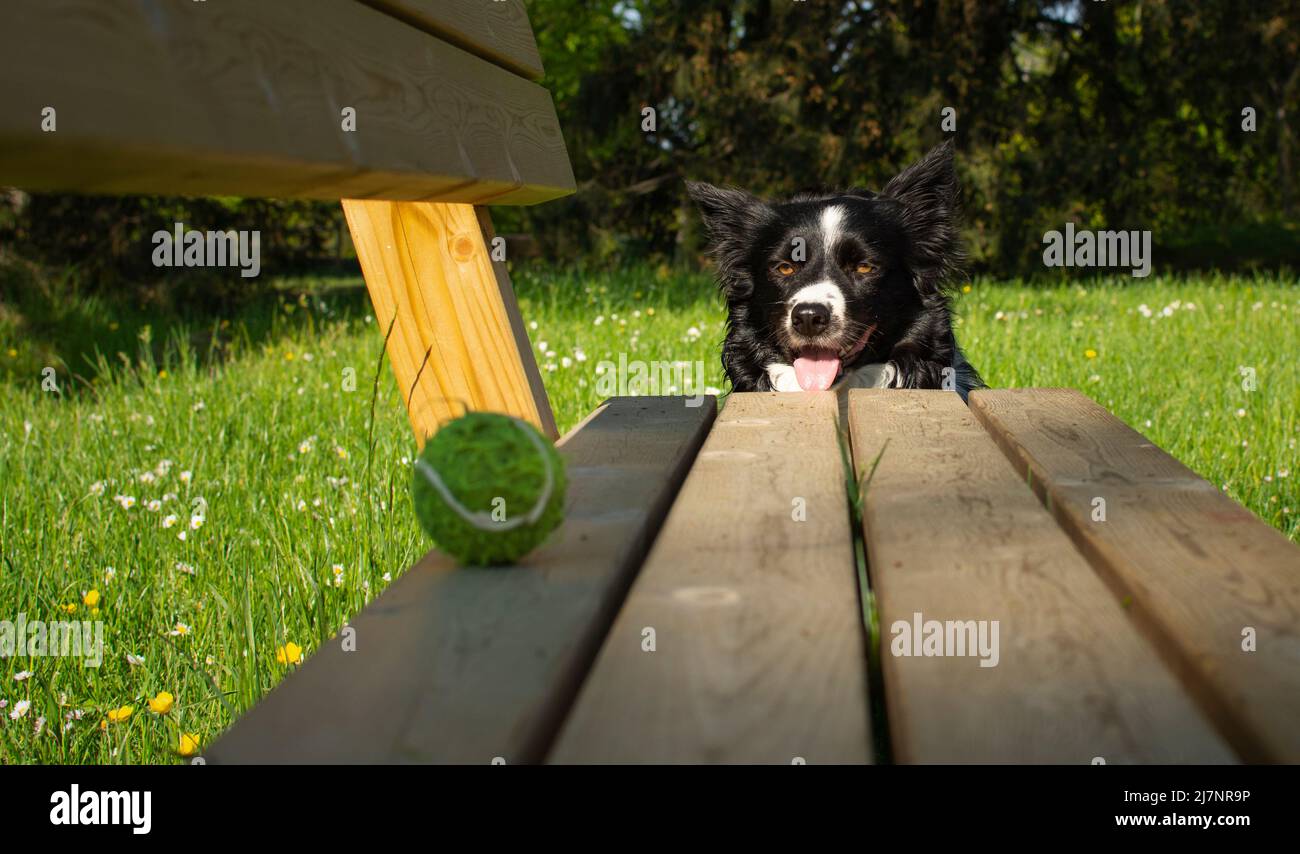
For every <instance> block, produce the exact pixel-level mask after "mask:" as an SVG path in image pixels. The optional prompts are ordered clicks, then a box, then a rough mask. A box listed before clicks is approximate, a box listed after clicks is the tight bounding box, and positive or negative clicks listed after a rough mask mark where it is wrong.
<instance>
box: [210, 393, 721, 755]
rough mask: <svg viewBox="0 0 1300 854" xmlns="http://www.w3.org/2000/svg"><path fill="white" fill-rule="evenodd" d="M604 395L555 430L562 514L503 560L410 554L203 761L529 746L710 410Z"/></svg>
mask: <svg viewBox="0 0 1300 854" xmlns="http://www.w3.org/2000/svg"><path fill="white" fill-rule="evenodd" d="M687 400H688V399H687V398H680V397H678V398H646V397H643V398H615V399H613V400H611V401H609V402H607V403H606V404H604V405H602V406H601V407H600V408H599V409H598V410H596V412H594V413H593V414H592V415H591V416H590V417H589V418H588V419H587V420H586V421H584V422H583V423H582V424H581V425H579V426H578V427H576V428H575V429H574V430H573V431H572V432H571V433H569V434H568V435H567V436H566V437H565V439H564V440H562V441H561V443H560V453H561V454H562V455H563V456H564V458H565V460H566V462H567V467H568V476H569V492H568V498H567V501H566V502H565V521H564V524H563V525H562V526H561V527H560V529H559V531H558V533H557V534H556V535H555V538H553V539H552V540H551V541H550V542H549V543H548V544H546V545H543V546H542V547H541V548H540V549H539V550H537V551H536V552H534V553H533V554H532V555H530V556H529V557H527V558H525V559H524V561H523V562H522V563H521V564H520V565H518V566H515V567H495V568H487V569H474V568H457V567H455V566H454V565H453V563H452V561H451V560H450V559H448V558H446V557H444V556H443V555H441V554H439V553H438V552H430V553H429V554H428V555H427V556H426V557H425V558H424V560H422V561H420V563H418V564H416V565H415V566H414V567H412V568H411V569H409V570H408V571H407V572H406V573H405V574H404V575H403V576H402V577H401V578H399V579H398V580H397V581H395V582H394V583H393V585H392V586H391V587H389V589H388V590H386V591H384V593H383V594H382V595H381V596H380V597H379V598H378V599H376V600H375V601H374V602H372V603H370V605H368V606H367V607H366V608H365V609H364V610H363V611H362V612H361V613H360V614H359V615H358V616H357V617H356V618H355V619H354V620H353V621H352V623H351V625H352V627H353V628H354V629H355V630H356V651H354V652H344V651H343V650H342V648H341V646H340V639H339V638H335V639H334V640H332V641H330V642H329V643H328V644H326V645H325V647H324V648H322V649H320V650H318V651H317V652H315V653H314V654H313V655H312V657H311V658H310V659H308V661H307V663H306V664H305V665H304V666H303V667H302V668H301V670H300V671H299V672H298V673H295V674H293V675H292V676H290V677H289V678H287V679H286V680H285V681H284V682H282V683H281V684H280V685H279V686H278V687H276V688H275V690H273V691H272V692H271V693H270V694H268V695H267V696H266V697H265V698H264V699H263V700H262V701H261V702H260V703H259V704H258V705H256V706H255V707H253V709H251V710H250V711H249V712H248V713H247V714H246V715H244V717H242V718H241V719H240V720H239V721H238V722H236V724H235V725H234V726H233V727H232V728H231V729H230V730H229V731H228V732H227V733H226V734H225V735H224V736H222V737H221V738H220V739H219V740H218V741H217V742H216V743H215V744H214V745H213V746H212V747H211V748H209V750H208V751H207V752H206V753H205V757H206V759H207V761H208V762H210V763H329V762H333V763H414V762H457V763H472V764H487V763H489V762H491V761H492V760H493V759H494V758H495V757H501V758H503V759H504V760H505V761H506V762H507V763H510V764H516V763H524V762H533V761H537V760H539V759H540V757H541V756H542V754H543V752H544V751H545V749H546V747H547V745H548V744H549V743H550V741H551V739H552V737H553V735H554V732H555V729H556V727H557V726H558V725H559V722H560V720H561V718H562V716H563V714H564V712H565V711H566V709H567V708H568V706H569V703H570V702H571V701H572V698H573V694H574V692H575V691H576V690H577V687H578V684H579V680H580V679H581V677H582V674H583V673H585V672H586V670H587V668H588V667H589V665H590V664H591V661H592V659H593V658H594V656H595V654H596V649H597V647H598V645H599V643H600V640H601V638H602V637H603V636H604V634H605V631H606V629H607V628H608V627H609V624H610V621H611V620H612V619H613V617H614V614H615V613H616V611H617V609H618V605H619V603H620V602H621V601H622V599H623V596H624V594H625V593H626V591H627V587H628V585H629V584H630V583H631V580H632V577H633V576H634V575H635V573H636V570H637V568H638V567H639V566H640V565H641V561H642V558H643V557H644V556H645V553H646V550H647V549H648V548H649V546H650V542H651V541H652V539H653V538H654V533H655V531H656V530H657V529H658V527H659V524H660V523H661V521H662V520H663V517H664V515H665V514H666V513H667V511H668V506H669V505H670V503H671V502H672V498H673V496H674V495H675V494H676V492H677V489H678V487H679V486H680V484H681V481H682V479H683V478H684V477H685V476H686V471H687V470H688V469H689V467H690V463H691V460H692V459H693V458H694V456H695V454H696V452H697V451H698V449H699V447H700V444H701V442H703V440H704V436H705V434H706V433H707V432H708V429H709V426H710V424H711V423H712V422H713V419H714V415H715V412H716V399H714V398H712V397H710V398H707V399H706V400H705V401H704V403H703V405H702V406H697V407H691V406H689V405H687Z"/></svg>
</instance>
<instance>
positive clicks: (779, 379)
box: [767, 362, 803, 391]
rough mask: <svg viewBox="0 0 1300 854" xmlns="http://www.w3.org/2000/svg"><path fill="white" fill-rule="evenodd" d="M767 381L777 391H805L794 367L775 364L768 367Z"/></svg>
mask: <svg viewBox="0 0 1300 854" xmlns="http://www.w3.org/2000/svg"><path fill="white" fill-rule="evenodd" d="M767 379H768V382H770V383H771V384H772V388H773V389H774V390H775V391H803V389H802V388H801V387H800V386H799V378H798V377H797V376H796V375H795V372H794V365H783V364H781V363H780V362H773V363H772V364H770V365H768V366H767Z"/></svg>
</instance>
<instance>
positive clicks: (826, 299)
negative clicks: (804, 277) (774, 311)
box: [786, 280, 844, 321]
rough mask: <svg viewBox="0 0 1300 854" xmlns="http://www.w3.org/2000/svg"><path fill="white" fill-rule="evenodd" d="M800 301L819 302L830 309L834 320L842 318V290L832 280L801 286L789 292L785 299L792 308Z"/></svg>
mask: <svg viewBox="0 0 1300 854" xmlns="http://www.w3.org/2000/svg"><path fill="white" fill-rule="evenodd" d="M801 302H812V303H820V304H821V305H824V306H826V307H827V308H829V309H830V310H831V317H833V318H834V319H835V320H841V321H842V320H843V319H844V292H843V291H841V290H840V288H839V285H837V284H835V283H834V282H831V281H825V280H823V281H820V282H818V283H817V284H815V285H808V286H806V287H802V288H800V289H799V290H797V291H795V292H794V293H793V294H791V296H790V298H789V299H788V300H786V305H788V306H790V308H791V309H793V308H794V307H795V306H796V305H798V304H799V303H801Z"/></svg>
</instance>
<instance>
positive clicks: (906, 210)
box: [881, 140, 964, 295]
mask: <svg viewBox="0 0 1300 854" xmlns="http://www.w3.org/2000/svg"><path fill="white" fill-rule="evenodd" d="M881 195H882V196H887V197H889V198H892V199H894V200H896V201H898V202H901V203H902V205H903V226H904V228H905V229H906V230H907V236H908V244H909V251H908V262H909V263H910V264H911V266H912V271H913V273H914V274H915V276H916V286H917V288H918V289H919V290H920V291H921V293H922V294H925V295H929V294H937V293H939V292H940V291H941V290H942V289H943V287H944V285H945V284H946V283H948V281H949V280H950V279H951V278H953V277H954V276H955V275H957V273H958V272H960V270H961V267H962V262H963V260H964V259H963V257H962V249H961V235H960V232H959V224H960V219H961V186H960V185H959V184H958V183H957V171H956V169H955V168H954V167H953V149H952V140H948V141H946V142H944V143H942V144H940V145H937V146H935V147H934V148H932V149H930V152H929V153H928V154H926V155H925V156H924V157H922V158H921V159H920V160H918V161H917V162H915V163H913V164H912V165H911V166H909V167H907V168H906V169H904V170H903V171H902V172H900V173H899V174H898V175H896V176H895V177H894V178H893V179H892V180H891V181H890V182H889V183H888V184H886V185H885V189H884V190H883V191H881Z"/></svg>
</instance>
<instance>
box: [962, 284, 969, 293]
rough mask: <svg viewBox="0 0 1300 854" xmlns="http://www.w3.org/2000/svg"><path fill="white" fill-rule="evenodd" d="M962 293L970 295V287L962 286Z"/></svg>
mask: <svg viewBox="0 0 1300 854" xmlns="http://www.w3.org/2000/svg"><path fill="white" fill-rule="evenodd" d="M961 292H962V293H964V294H968V293H970V285H962V286H961Z"/></svg>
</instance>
